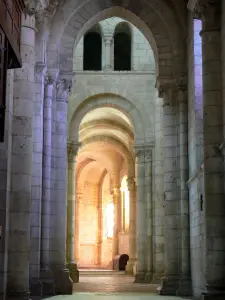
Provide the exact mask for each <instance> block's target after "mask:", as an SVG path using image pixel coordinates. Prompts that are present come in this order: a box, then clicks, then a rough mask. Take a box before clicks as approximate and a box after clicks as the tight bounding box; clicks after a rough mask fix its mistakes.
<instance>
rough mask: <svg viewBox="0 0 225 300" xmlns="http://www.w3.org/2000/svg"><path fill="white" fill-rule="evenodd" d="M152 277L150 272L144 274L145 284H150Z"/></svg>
mask: <svg viewBox="0 0 225 300" xmlns="http://www.w3.org/2000/svg"><path fill="white" fill-rule="evenodd" d="M152 279H153V275H152V273H151V272H147V273H146V274H145V283H152Z"/></svg>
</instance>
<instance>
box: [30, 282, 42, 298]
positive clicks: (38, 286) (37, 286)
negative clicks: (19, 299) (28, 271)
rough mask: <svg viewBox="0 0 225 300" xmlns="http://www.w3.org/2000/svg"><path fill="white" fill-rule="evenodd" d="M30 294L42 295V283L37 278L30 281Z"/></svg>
mask: <svg viewBox="0 0 225 300" xmlns="http://www.w3.org/2000/svg"><path fill="white" fill-rule="evenodd" d="M30 295H31V296H42V283H41V281H40V280H39V279H38V278H37V279H32V280H31V282H30Z"/></svg>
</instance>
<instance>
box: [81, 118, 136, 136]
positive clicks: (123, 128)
mask: <svg viewBox="0 0 225 300" xmlns="http://www.w3.org/2000/svg"><path fill="white" fill-rule="evenodd" d="M96 126H98V127H101V128H102V127H103V126H104V128H105V127H107V128H110V127H111V128H115V129H118V130H119V131H121V132H123V133H125V134H127V135H128V136H129V137H130V139H131V140H133V139H134V134H133V132H132V131H131V130H130V129H128V128H127V127H126V126H124V125H122V124H120V123H118V122H116V121H113V120H107V119H101V120H93V121H90V122H86V123H84V124H83V125H81V126H80V132H81V131H82V130H85V129H91V128H92V127H94V128H96ZM96 129H97V128H96Z"/></svg>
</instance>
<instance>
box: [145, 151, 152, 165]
mask: <svg viewBox="0 0 225 300" xmlns="http://www.w3.org/2000/svg"><path fill="white" fill-rule="evenodd" d="M151 161H152V149H146V150H145V162H151Z"/></svg>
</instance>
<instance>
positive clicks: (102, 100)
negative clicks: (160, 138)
mask: <svg viewBox="0 0 225 300" xmlns="http://www.w3.org/2000/svg"><path fill="white" fill-rule="evenodd" d="M99 96H100V95H99ZM99 107H113V108H116V109H118V110H120V111H122V112H123V113H124V114H125V115H126V116H127V117H128V118H129V119H131V122H132V124H133V127H134V134H135V141H136V142H137V141H140V142H144V140H145V130H146V128H148V126H147V125H146V124H144V123H143V122H144V120H143V117H142V115H141V113H140V111H139V110H138V109H137V108H136V106H134V104H133V103H131V102H130V101H129V100H127V99H125V98H121V97H119V96H118V97H115V96H114V97H110V99H109V100H108V99H107V95H104V97H98V98H96V97H95V98H88V99H87V100H86V101H84V102H82V103H81V104H80V105H79V106H78V107H77V109H76V110H75V112H74V114H73V117H72V120H71V122H70V124H69V128H68V131H69V133H68V135H69V139H70V140H73V141H78V140H79V127H80V123H81V120H82V119H83V117H84V116H85V115H86V114H87V113H88V112H89V111H91V110H93V109H95V108H99ZM147 120H148V118H147Z"/></svg>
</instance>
